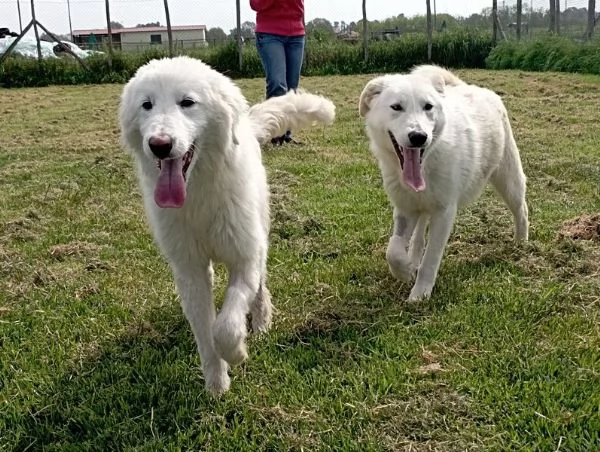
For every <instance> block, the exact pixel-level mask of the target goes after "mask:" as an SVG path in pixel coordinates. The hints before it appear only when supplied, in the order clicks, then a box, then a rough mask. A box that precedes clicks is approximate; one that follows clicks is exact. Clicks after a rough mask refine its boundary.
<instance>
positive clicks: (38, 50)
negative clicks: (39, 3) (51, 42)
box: [31, 0, 42, 65]
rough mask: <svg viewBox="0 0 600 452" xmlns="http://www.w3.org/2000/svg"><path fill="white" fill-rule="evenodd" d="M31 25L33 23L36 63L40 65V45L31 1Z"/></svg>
mask: <svg viewBox="0 0 600 452" xmlns="http://www.w3.org/2000/svg"><path fill="white" fill-rule="evenodd" d="M31 23H33V33H34V34H35V43H36V44H37V54H38V63H39V64H40V65H41V64H42V45H41V44H40V32H39V31H38V27H37V19H36V18H35V6H34V1H33V0H31Z"/></svg>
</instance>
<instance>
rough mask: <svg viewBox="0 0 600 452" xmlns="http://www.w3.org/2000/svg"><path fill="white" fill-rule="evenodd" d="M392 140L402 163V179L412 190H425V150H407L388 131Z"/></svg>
mask: <svg viewBox="0 0 600 452" xmlns="http://www.w3.org/2000/svg"><path fill="white" fill-rule="evenodd" d="M388 135H389V136H390V140H392V145H393V146H394V151H395V152H396V155H397V156H398V160H399V161H400V168H402V178H403V179H404V183H405V184H406V185H408V186H409V187H410V188H412V189H413V190H414V191H423V190H425V179H424V178H423V167H422V163H423V154H424V153H425V149H423V148H406V147H403V146H400V144H398V141H397V140H396V137H395V136H394V134H393V133H392V132H391V131H389V130H388Z"/></svg>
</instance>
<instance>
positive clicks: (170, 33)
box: [164, 0, 173, 58]
mask: <svg viewBox="0 0 600 452" xmlns="http://www.w3.org/2000/svg"><path fill="white" fill-rule="evenodd" d="M164 3H165V17H166V20H167V39H168V40H169V57H171V58H173V29H172V28H171V14H170V13H169V2H168V0H164Z"/></svg>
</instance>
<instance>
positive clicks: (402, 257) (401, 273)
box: [385, 209, 419, 282]
mask: <svg viewBox="0 0 600 452" xmlns="http://www.w3.org/2000/svg"><path fill="white" fill-rule="evenodd" d="M418 218H419V217H418V216H417V215H414V214H407V213H405V212H401V211H399V210H398V209H394V233H393V234H392V236H391V237H390V240H389V242H388V246H387V250H386V254H385V255H386V259H387V263H388V267H389V269H390V273H391V274H392V276H394V278H396V279H399V280H400V281H404V282H410V281H412V280H413V278H414V277H415V274H416V271H417V267H413V266H412V265H411V264H412V263H411V260H410V258H409V255H408V253H407V248H408V246H409V243H410V239H411V237H412V234H413V231H414V230H415V226H416V224H417V220H418Z"/></svg>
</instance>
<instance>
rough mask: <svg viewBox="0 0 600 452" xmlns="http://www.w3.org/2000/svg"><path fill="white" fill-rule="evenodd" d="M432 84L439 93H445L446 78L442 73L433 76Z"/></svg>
mask: <svg viewBox="0 0 600 452" xmlns="http://www.w3.org/2000/svg"><path fill="white" fill-rule="evenodd" d="M431 84H432V85H433V87H434V88H435V90H436V91H437V92H438V93H440V94H444V91H445V90H446V80H445V79H444V77H443V76H442V75H438V74H436V75H433V76H432V77H431Z"/></svg>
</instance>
